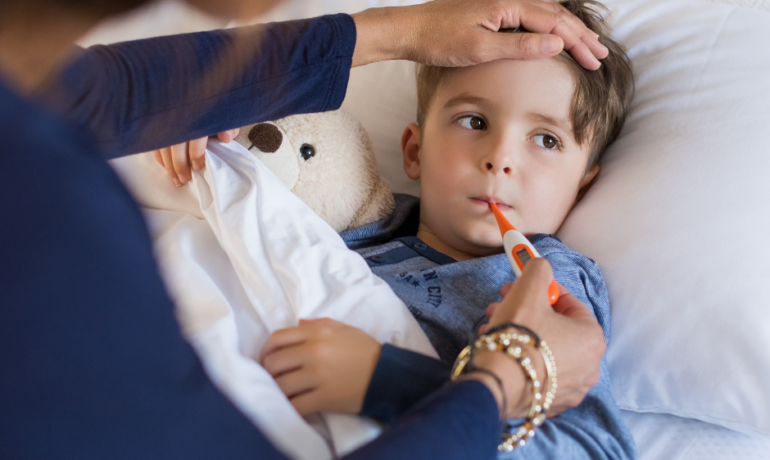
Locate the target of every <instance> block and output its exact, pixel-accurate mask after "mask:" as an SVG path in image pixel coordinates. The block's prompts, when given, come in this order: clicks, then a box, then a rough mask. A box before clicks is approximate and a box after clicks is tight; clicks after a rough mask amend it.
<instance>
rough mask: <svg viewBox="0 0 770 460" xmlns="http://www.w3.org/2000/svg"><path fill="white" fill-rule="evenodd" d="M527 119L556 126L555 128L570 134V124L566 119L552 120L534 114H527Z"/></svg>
mask: <svg viewBox="0 0 770 460" xmlns="http://www.w3.org/2000/svg"><path fill="white" fill-rule="evenodd" d="M527 118H529V119H530V120H533V121H536V122H540V123H547V124H549V125H552V126H556V127H557V128H561V129H562V130H564V131H565V132H568V133H569V132H572V122H571V121H570V120H569V119H567V118H553V117H549V116H548V115H544V114H542V113H536V112H529V113H528V114H527Z"/></svg>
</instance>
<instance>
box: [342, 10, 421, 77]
mask: <svg viewBox="0 0 770 460" xmlns="http://www.w3.org/2000/svg"><path fill="white" fill-rule="evenodd" d="M414 8H415V7H413V6H402V7H387V8H370V9H368V10H365V11H362V12H360V13H356V14H354V15H353V21H355V23H356V47H355V50H354V51H353V65H352V66H353V67H358V66H362V65H366V64H371V63H373V62H379V61H387V60H393V59H408V58H409V56H410V55H411V54H412V53H411V52H410V49H411V48H412V47H413V46H412V45H413V43H414V40H413V39H412V34H413V32H414V30H416V29H417V28H416V27H415V25H414V24H413V22H414V18H415V15H413V14H410V13H411V11H412V9H414Z"/></svg>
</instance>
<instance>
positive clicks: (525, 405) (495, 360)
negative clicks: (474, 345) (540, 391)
mask: <svg viewBox="0 0 770 460" xmlns="http://www.w3.org/2000/svg"><path fill="white" fill-rule="evenodd" d="M473 366H474V368H476V369H484V370H486V371H489V372H492V373H493V374H495V375H496V376H497V377H498V378H499V379H500V381H501V382H502V383H503V387H504V390H505V395H503V394H502V392H501V391H502V389H501V388H500V385H499V383H498V382H497V381H496V380H495V379H494V377H492V376H490V375H487V374H486V373H484V372H476V371H470V372H468V373H466V374H463V375H461V376H460V377H459V378H458V380H468V379H471V380H477V381H479V382H481V383H483V384H484V385H486V386H487V387H488V388H489V390H490V391H491V392H492V395H493V396H494V397H495V400H496V401H497V406H498V407H499V408H500V413H501V415H502V417H501V418H506V419H510V418H524V417H526V416H527V413H528V412H529V410H530V405H531V402H532V388H531V387H530V385H531V383H529V382H528V380H527V379H526V377H525V376H524V373H523V372H522V371H521V368H520V367H521V366H519V365H518V364H517V363H516V362H515V361H514V360H513V359H512V358H511V357H509V356H506V355H505V354H503V353H499V352H495V351H488V350H481V351H479V352H477V353H476V354H475V355H474V357H473ZM504 404H507V407H503V405H504Z"/></svg>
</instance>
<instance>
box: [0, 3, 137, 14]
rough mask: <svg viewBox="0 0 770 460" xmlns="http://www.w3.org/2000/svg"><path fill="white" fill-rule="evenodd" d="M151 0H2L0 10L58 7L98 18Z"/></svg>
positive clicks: (126, 10) (5, 11) (133, 7)
mask: <svg viewBox="0 0 770 460" xmlns="http://www.w3.org/2000/svg"><path fill="white" fill-rule="evenodd" d="M147 3H150V0H0V12H3V14H8V12H12V11H14V10H16V9H19V8H20V7H24V8H37V9H39V8H57V9H59V10H62V11H70V12H73V13H77V14H82V15H86V16H89V17H93V18H96V19H102V18H107V17H110V16H114V15H117V14H121V13H126V12H128V11H131V10H133V9H135V8H137V7H139V6H142V5H144V4H147Z"/></svg>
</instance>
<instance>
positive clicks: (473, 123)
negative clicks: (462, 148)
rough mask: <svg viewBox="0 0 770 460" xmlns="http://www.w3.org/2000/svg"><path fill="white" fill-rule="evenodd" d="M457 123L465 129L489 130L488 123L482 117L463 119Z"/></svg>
mask: <svg viewBox="0 0 770 460" xmlns="http://www.w3.org/2000/svg"><path fill="white" fill-rule="evenodd" d="M457 122H458V123H460V126H462V127H463V128H465V129H487V122H486V121H484V119H483V118H481V117H474V116H467V117H462V118H460V119H459V120H457Z"/></svg>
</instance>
